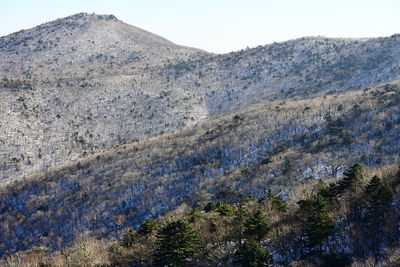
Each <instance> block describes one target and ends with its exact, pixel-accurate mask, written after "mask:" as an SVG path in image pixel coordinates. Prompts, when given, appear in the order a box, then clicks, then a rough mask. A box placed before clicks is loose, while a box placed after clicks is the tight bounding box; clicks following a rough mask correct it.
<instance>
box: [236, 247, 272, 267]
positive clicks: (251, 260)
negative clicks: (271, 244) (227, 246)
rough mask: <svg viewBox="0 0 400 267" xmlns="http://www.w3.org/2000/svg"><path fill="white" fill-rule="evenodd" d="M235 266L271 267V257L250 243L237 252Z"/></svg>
mask: <svg viewBox="0 0 400 267" xmlns="http://www.w3.org/2000/svg"><path fill="white" fill-rule="evenodd" d="M235 266H246V267H248V266H250V267H261V266H272V257H271V255H270V254H269V252H268V251H267V250H266V249H265V248H264V247H263V246H261V245H260V244H258V243H256V242H250V243H247V244H245V245H244V246H241V247H240V248H239V249H238V250H237V252H236V260H235Z"/></svg>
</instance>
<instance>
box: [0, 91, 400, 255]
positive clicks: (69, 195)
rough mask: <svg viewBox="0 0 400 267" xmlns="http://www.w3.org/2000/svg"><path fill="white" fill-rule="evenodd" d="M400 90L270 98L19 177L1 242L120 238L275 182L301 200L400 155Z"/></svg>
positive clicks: (3, 245)
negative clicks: (178, 212) (311, 189)
mask: <svg viewBox="0 0 400 267" xmlns="http://www.w3.org/2000/svg"><path fill="white" fill-rule="evenodd" d="M399 92H400V85H399V84H393V85H390V84H389V85H385V86H383V87H381V88H377V89H370V90H362V91H355V92H349V93H345V94H342V95H335V96H328V97H323V98H314V99H309V100H297V101H286V102H285V101H274V102H267V103H264V104H260V105H256V106H253V107H251V108H249V109H247V110H245V111H242V112H240V113H236V114H231V115H228V116H225V117H222V118H220V119H216V120H213V121H209V122H204V123H201V124H199V125H197V126H193V127H187V128H185V129H182V130H180V131H177V132H175V133H173V134H164V135H162V136H158V137H155V138H150V139H147V140H144V141H141V142H139V143H137V144H129V145H122V146H119V147H117V148H115V149H112V150H110V151H107V152H105V153H100V154H96V155H94V156H91V157H88V158H86V159H84V160H81V161H78V162H74V163H72V164H68V165H65V166H62V167H59V168H57V169H53V170H51V171H49V172H44V173H41V174H38V175H35V176H32V177H29V178H26V179H19V180H16V181H15V182H14V183H11V184H10V185H8V186H3V187H2V188H1V189H2V191H1V194H0V211H1V218H2V219H0V225H1V228H2V229H4V230H3V233H2V241H1V242H0V251H2V253H5V252H8V253H10V252H15V251H18V250H25V249H29V248H30V247H32V246H33V245H39V244H40V245H43V246H46V247H50V248H52V249H61V248H64V247H65V245H67V244H69V243H70V242H71V241H73V240H76V239H77V238H79V237H80V236H81V235H84V236H86V237H87V236H93V237H96V238H100V237H107V238H110V239H113V238H116V237H117V236H118V231H119V230H120V229H122V228H124V227H128V226H130V227H135V228H137V227H138V226H139V225H140V224H141V223H142V222H143V221H144V220H145V219H148V218H157V217H159V216H162V215H164V214H166V213H168V212H171V211H174V210H175V209H178V208H179V207H182V206H188V207H203V206H204V205H205V204H207V202H209V201H211V200H215V201H218V200H220V201H221V200H222V201H225V202H226V201H232V200H229V199H230V197H232V196H234V195H235V193H237V192H239V193H240V194H243V195H245V196H250V195H252V196H254V197H256V198H261V197H262V196H263V195H264V194H265V193H266V192H267V190H268V189H272V190H273V191H275V192H280V193H281V194H282V195H283V196H284V197H285V198H287V199H289V200H298V199H299V193H300V192H299V191H296V190H294V188H295V187H296V186H299V185H301V184H304V185H305V186H306V185H307V184H308V183H310V182H311V181H318V180H326V179H328V178H332V177H333V178H337V177H341V176H342V173H343V171H344V170H345V169H346V166H350V165H352V164H353V163H354V162H362V163H363V164H366V165H370V166H375V165H378V164H379V165H388V164H393V163H396V157H397V155H398V153H400V144H399V140H400V116H399V114H400V112H399V111H400V94H399ZM115 218H120V219H121V220H120V221H118V222H116V221H115ZM6 240H7V241H6Z"/></svg>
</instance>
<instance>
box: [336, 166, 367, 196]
mask: <svg viewBox="0 0 400 267" xmlns="http://www.w3.org/2000/svg"><path fill="white" fill-rule="evenodd" d="M362 172H363V167H362V166H361V165H360V164H358V163H356V164H354V165H353V166H352V167H351V168H350V169H347V170H346V171H345V172H344V173H343V174H344V178H343V179H342V180H340V181H339V182H338V185H337V190H338V193H339V194H342V193H344V192H346V191H351V192H356V190H357V188H358V187H359V186H360V184H361V182H362V178H363V176H362Z"/></svg>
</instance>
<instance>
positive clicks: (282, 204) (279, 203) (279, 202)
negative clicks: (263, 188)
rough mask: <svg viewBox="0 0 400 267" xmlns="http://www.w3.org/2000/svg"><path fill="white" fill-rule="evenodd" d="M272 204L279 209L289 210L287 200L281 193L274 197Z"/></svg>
mask: <svg viewBox="0 0 400 267" xmlns="http://www.w3.org/2000/svg"><path fill="white" fill-rule="evenodd" d="M272 204H273V206H274V208H275V209H276V210H278V211H282V212H286V210H287V205H286V201H285V200H284V199H283V197H282V196H280V195H279V196H275V197H274V199H273V200H272Z"/></svg>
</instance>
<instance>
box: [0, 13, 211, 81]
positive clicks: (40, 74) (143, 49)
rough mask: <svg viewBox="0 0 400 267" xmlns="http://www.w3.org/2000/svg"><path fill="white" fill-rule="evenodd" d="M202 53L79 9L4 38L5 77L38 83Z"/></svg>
mask: <svg viewBox="0 0 400 267" xmlns="http://www.w3.org/2000/svg"><path fill="white" fill-rule="evenodd" d="M202 53H204V52H202V51H200V50H197V49H193V48H188V47H183V46H178V45H176V44H174V43H172V42H170V41H168V40H166V39H164V38H162V37H160V36H157V35H155V34H152V33H150V32H147V31H144V30H142V29H139V28H137V27H134V26H131V25H128V24H126V23H124V22H122V21H120V20H118V19H117V18H116V17H114V16H113V15H96V14H87V13H80V14H76V15H72V16H69V17H66V18H62V19H58V20H55V21H51V22H48V23H44V24H42V25H39V26H37V27H35V28H32V29H28V30H22V31H19V32H17V33H13V34H10V35H8V36H4V37H1V38H0V76H1V77H5V78H8V79H20V80H31V81H32V82H33V83H34V81H54V80H55V79H66V80H69V79H71V78H72V79H78V78H88V77H94V76H99V75H110V74H112V73H116V72H118V71H120V70H132V69H135V68H141V67H146V66H147V67H148V66H153V65H160V64H166V63H170V62H174V61H176V60H178V59H187V58H189V57H193V56H194V55H196V54H202Z"/></svg>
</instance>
